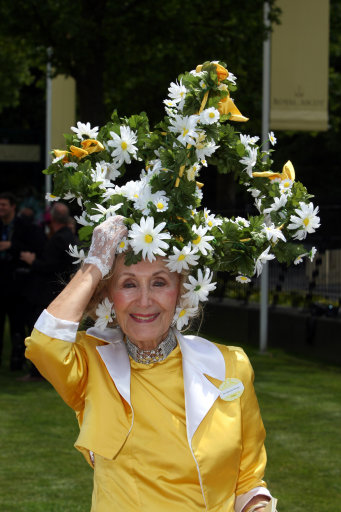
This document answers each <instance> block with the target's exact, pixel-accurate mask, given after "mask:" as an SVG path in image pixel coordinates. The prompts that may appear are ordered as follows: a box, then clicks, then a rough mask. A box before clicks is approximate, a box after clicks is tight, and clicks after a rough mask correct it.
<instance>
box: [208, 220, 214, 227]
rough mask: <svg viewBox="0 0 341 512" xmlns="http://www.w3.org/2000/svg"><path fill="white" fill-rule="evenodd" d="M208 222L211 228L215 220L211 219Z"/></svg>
mask: <svg viewBox="0 0 341 512" xmlns="http://www.w3.org/2000/svg"><path fill="white" fill-rule="evenodd" d="M207 224H208V226H210V228H211V227H212V226H213V222H212V221H211V220H209V221H208V223H207Z"/></svg>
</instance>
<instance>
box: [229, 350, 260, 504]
mask: <svg viewBox="0 0 341 512" xmlns="http://www.w3.org/2000/svg"><path fill="white" fill-rule="evenodd" d="M236 358H237V362H236V370H237V377H238V378H239V379H240V380H241V381H242V382H243V384H244V392H243V394H242V396H241V412H242V443H243V445H242V455H241V460H240V468H239V477H238V482H237V486H236V495H240V494H243V493H246V492H248V491H250V490H251V489H254V488H255V487H266V483H265V482H264V481H263V477H264V472H265V466H266V452H265V447H264V440H265V429H264V425H263V421H262V418H261V414H260V410H259V405H258V400H257V397H256V393H255V389H254V386H253V380H254V373H253V369H252V366H251V364H250V361H249V359H248V357H247V356H246V354H245V353H244V352H243V351H242V350H240V349H239V350H238V352H236Z"/></svg>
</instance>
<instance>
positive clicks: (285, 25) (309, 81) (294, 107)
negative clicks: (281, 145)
mask: <svg viewBox="0 0 341 512" xmlns="http://www.w3.org/2000/svg"><path fill="white" fill-rule="evenodd" d="M277 5H278V7H280V8H281V10H282V15H281V24H280V25H275V26H274V31H273V34H272V38H271V104H270V105H271V106H270V127H271V129H273V130H306V131H323V130H327V129H328V73H329V0H295V1H294V0H278V2H277Z"/></svg>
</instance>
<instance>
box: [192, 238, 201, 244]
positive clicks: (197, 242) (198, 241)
mask: <svg viewBox="0 0 341 512" xmlns="http://www.w3.org/2000/svg"><path fill="white" fill-rule="evenodd" d="M200 240H201V236H198V238H196V239H195V240H193V241H192V243H193V244H194V245H198V244H200Z"/></svg>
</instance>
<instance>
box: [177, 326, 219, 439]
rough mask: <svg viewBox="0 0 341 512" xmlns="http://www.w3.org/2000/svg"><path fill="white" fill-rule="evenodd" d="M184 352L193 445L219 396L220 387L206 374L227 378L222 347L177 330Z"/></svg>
mask: <svg viewBox="0 0 341 512" xmlns="http://www.w3.org/2000/svg"><path fill="white" fill-rule="evenodd" d="M176 336H177V339H178V341H179V345H180V348H181V352H182V365H183V375H184V388H185V404H186V423H187V436H188V441H189V443H190V445H191V441H192V437H193V435H194V433H195V431H196V430H197V428H198V426H199V425H200V423H201V422H202V420H203V419H204V417H205V416H206V414H207V413H208V411H209V410H210V409H211V407H212V405H213V404H214V402H215V401H216V399H217V398H218V397H219V394H220V392H219V389H218V388H217V387H216V386H214V385H213V384H212V383H211V382H210V381H209V380H208V379H207V378H206V377H205V374H206V375H209V376H210V377H213V378H215V379H219V380H222V381H223V380H225V373H226V372H225V360H224V357H223V355H222V353H221V352H220V350H219V349H218V348H217V347H216V346H215V345H214V344H213V343H211V342H209V341H208V340H205V339H204V338H200V337H198V336H182V334H180V333H179V332H177V331H176Z"/></svg>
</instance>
